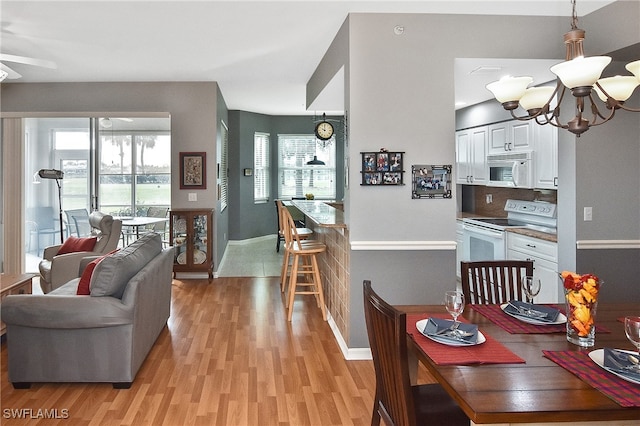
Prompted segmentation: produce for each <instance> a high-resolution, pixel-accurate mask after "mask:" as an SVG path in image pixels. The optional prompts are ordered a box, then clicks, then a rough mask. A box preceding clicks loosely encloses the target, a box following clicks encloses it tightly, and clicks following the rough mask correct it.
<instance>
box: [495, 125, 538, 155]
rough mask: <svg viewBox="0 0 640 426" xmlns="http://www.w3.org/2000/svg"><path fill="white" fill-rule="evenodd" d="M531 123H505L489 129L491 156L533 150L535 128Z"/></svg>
mask: <svg viewBox="0 0 640 426" xmlns="http://www.w3.org/2000/svg"><path fill="white" fill-rule="evenodd" d="M532 124H533V123H532V122H531V121H519V120H512V121H505V122H502V123H496V124H492V125H490V126H489V127H488V133H489V137H488V139H489V141H488V151H489V154H499V153H502V152H508V151H525V150H531V149H533V139H534V138H533V126H532Z"/></svg>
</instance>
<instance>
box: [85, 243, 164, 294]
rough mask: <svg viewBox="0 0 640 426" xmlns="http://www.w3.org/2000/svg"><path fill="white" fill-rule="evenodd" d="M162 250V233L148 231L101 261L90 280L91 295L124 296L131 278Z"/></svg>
mask: <svg viewBox="0 0 640 426" xmlns="http://www.w3.org/2000/svg"><path fill="white" fill-rule="evenodd" d="M161 251H162V239H161V238H160V234H156V233H148V234H145V235H143V236H142V237H140V238H138V239H137V240H136V241H134V242H133V243H132V244H131V245H129V246H127V247H125V248H123V249H122V250H120V251H119V252H117V253H115V254H112V255H110V256H107V257H105V258H104V259H103V260H102V261H101V262H99V263H98V264H97V265H96V267H95V269H94V271H93V276H92V277H91V281H90V293H91V296H113V297H117V298H118V299H120V298H122V294H123V293H124V289H125V287H126V286H127V283H128V282H129V280H130V279H131V278H132V277H133V276H134V275H135V274H137V273H138V271H140V269H142V268H143V267H144V266H145V265H146V264H147V263H149V262H150V261H151V259H153V258H154V257H156V256H157V255H158V253H160V252H161Z"/></svg>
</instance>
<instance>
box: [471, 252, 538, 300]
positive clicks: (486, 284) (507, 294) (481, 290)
mask: <svg viewBox="0 0 640 426" xmlns="http://www.w3.org/2000/svg"><path fill="white" fill-rule="evenodd" d="M460 265H461V267H460V270H461V274H462V275H461V281H462V292H463V293H464V297H465V300H466V301H467V303H471V304H495V303H506V302H508V301H510V300H521V301H524V300H525V299H526V296H525V294H524V292H523V290H522V277H524V276H527V275H531V276H532V275H533V261H530V260H486V261H477V262H461V263H460Z"/></svg>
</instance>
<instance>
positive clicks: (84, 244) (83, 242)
mask: <svg viewBox="0 0 640 426" xmlns="http://www.w3.org/2000/svg"><path fill="white" fill-rule="evenodd" d="M97 241H98V238H97V237H87V238H78V237H73V236H71V237H69V238H67V239H66V241H65V242H64V244H62V246H61V247H60V250H58V254H67V253H75V252H79V251H93V248H94V247H95V246H96V242H97Z"/></svg>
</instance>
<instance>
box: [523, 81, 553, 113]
mask: <svg viewBox="0 0 640 426" xmlns="http://www.w3.org/2000/svg"><path fill="white" fill-rule="evenodd" d="M554 90H555V88H553V87H548V86H545V87H530V88H528V89H527V90H526V91H525V92H524V95H522V97H521V98H520V106H521V107H522V108H524V109H525V110H527V111H531V110H537V109H540V108H542V107H543V106H545V104H546V103H547V102H548V101H549V99H551V96H552V95H553V91H554Z"/></svg>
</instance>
